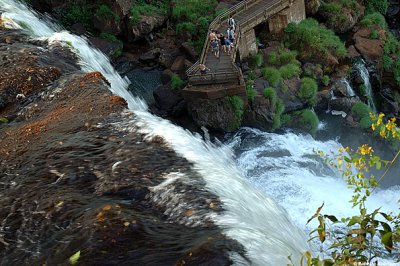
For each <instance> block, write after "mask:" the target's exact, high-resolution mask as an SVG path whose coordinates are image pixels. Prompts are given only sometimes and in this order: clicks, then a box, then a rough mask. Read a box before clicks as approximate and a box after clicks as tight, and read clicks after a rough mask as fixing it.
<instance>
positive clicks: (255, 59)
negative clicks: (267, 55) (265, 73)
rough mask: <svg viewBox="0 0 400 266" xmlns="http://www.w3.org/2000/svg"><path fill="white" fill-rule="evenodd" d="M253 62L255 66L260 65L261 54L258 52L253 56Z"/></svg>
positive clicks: (261, 61) (261, 60)
mask: <svg viewBox="0 0 400 266" xmlns="http://www.w3.org/2000/svg"><path fill="white" fill-rule="evenodd" d="M254 63H255V65H256V66H258V67H260V66H262V64H263V56H262V54H260V53H258V54H256V55H255V56H254Z"/></svg>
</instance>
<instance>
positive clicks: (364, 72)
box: [354, 59, 377, 112]
mask: <svg viewBox="0 0 400 266" xmlns="http://www.w3.org/2000/svg"><path fill="white" fill-rule="evenodd" d="M354 69H355V70H356V71H357V73H358V74H359V75H360V77H361V79H362V80H363V83H364V89H365V95H363V96H366V97H367V98H368V105H369V107H371V109H372V110H373V111H374V112H376V111H377V110H376V106H375V103H374V97H373V94H372V86H371V82H370V76H369V72H368V69H367V67H366V66H365V61H364V60H363V59H358V60H357V61H355V63H354Z"/></svg>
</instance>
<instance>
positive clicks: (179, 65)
mask: <svg viewBox="0 0 400 266" xmlns="http://www.w3.org/2000/svg"><path fill="white" fill-rule="evenodd" d="M185 60H186V58H185V57H184V56H182V55H181V56H178V57H177V58H176V59H175V61H174V63H173V64H172V66H171V70H172V71H173V72H175V73H178V72H180V71H182V70H183V68H184V67H185Z"/></svg>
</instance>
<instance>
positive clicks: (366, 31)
mask: <svg viewBox="0 0 400 266" xmlns="http://www.w3.org/2000/svg"><path fill="white" fill-rule="evenodd" d="M373 30H376V31H377V32H378V35H379V36H378V39H372V38H371V37H370V36H371V32H372V31H373ZM385 38H386V32H385V31H384V30H382V29H371V28H366V27H363V28H360V29H359V30H358V31H357V32H356V33H355V34H354V36H353V39H354V43H355V44H354V46H355V48H356V49H357V51H358V52H359V53H360V54H361V55H362V57H363V58H364V59H365V60H367V61H368V62H372V63H377V62H378V61H379V60H380V59H381V58H382V56H383V47H384V45H385V41H384V40H385Z"/></svg>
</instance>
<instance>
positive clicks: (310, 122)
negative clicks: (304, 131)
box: [300, 109, 319, 135]
mask: <svg viewBox="0 0 400 266" xmlns="http://www.w3.org/2000/svg"><path fill="white" fill-rule="evenodd" d="M300 123H301V124H302V125H304V126H306V127H307V128H308V130H309V131H310V133H311V134H313V135H314V134H315V133H317V130H318V125H319V119H318V116H317V115H316V114H315V113H314V111H312V110H310V109H305V110H303V111H302V112H301V114H300Z"/></svg>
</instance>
